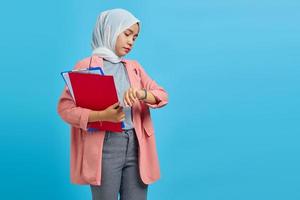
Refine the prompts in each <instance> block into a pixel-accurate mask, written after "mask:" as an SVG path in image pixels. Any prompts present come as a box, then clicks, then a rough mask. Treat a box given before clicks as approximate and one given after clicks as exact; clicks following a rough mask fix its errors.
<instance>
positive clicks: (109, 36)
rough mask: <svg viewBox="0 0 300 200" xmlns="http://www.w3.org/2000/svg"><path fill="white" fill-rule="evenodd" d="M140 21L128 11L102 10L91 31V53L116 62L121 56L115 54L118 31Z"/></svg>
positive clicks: (120, 31)
mask: <svg viewBox="0 0 300 200" xmlns="http://www.w3.org/2000/svg"><path fill="white" fill-rule="evenodd" d="M139 22H140V21H139V20H138V19H137V18H136V17H135V16H133V15H132V14H131V13H130V12H129V11H127V10H124V9H119V8H118V9H112V10H106V11H103V12H102V13H101V14H100V15H99V16H98V18H97V22H96V25H95V28H94V31H93V37H92V44H91V45H92V48H93V53H92V54H93V55H94V54H95V55H98V56H100V57H102V58H104V59H106V60H108V61H110V62H113V63H118V62H120V61H121V59H122V58H121V57H119V56H118V55H116V53H115V52H116V51H115V46H116V41H117V38H118V36H119V34H120V33H122V32H123V31H125V30H126V29H128V28H129V27H130V26H132V25H133V24H135V23H139Z"/></svg>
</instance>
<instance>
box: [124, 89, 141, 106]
mask: <svg viewBox="0 0 300 200" xmlns="http://www.w3.org/2000/svg"><path fill="white" fill-rule="evenodd" d="M144 95H145V92H144V90H140V89H135V88H129V89H128V90H127V91H126V92H125V94H124V103H125V106H130V107H131V106H132V105H133V104H134V103H135V102H137V101H138V100H140V99H141V98H143V97H144Z"/></svg>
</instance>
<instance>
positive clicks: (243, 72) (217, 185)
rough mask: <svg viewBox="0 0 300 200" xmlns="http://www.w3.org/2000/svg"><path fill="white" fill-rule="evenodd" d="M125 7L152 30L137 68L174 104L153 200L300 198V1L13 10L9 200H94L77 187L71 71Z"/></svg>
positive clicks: (157, 119)
mask: <svg viewBox="0 0 300 200" xmlns="http://www.w3.org/2000/svg"><path fill="white" fill-rule="evenodd" d="M117 7H119V8H125V9H128V10H130V11H131V12H133V13H134V15H136V16H137V17H138V18H139V19H140V20H141V23H142V25H141V32H140V35H139V38H138V39H137V41H136V45H135V48H134V50H133V51H132V52H131V53H130V54H129V55H128V56H127V58H129V59H137V60H138V61H139V62H140V63H141V64H142V65H143V67H144V68H145V70H146V71H147V72H148V74H149V75H150V76H151V77H152V78H153V79H155V80H156V81H157V83H159V84H160V85H162V86H163V87H164V88H165V89H166V90H167V91H168V93H169V104H168V105H167V106H166V107H163V108H162V109H152V110H151V114H152V118H153V121H154V127H155V134H156V141H157V148H158V153H159V160H160V165H161V179H160V180H159V181H157V182H155V183H154V184H152V185H150V187H149V199H150V200H169V199H172V200H182V199H193V200H194V199H199V200H201V199H203V200H253V199H255V200H266V199H272V200H279V199H280V200H281V199H288V200H296V199H297V200H298V199H300V156H299V155H300V145H299V143H300V135H299V133H300V128H299V124H300V89H299V85H300V12H299V10H300V2H299V1H297V0H277V1H271V0H253V1H249V0H230V1H222V0H212V1H200V0H193V1H189V0H186V1H179V0H173V1H170V0H164V1H159V0H152V1H149V0H143V1H138V0H136V1H124V0H122V1H121V0H119V1H95V0H85V1H83V0H63V1H59V0H52V1H50V0H47V1H37V0H28V1H19V2H15V1H10V2H8V1H6V2H2V3H1V8H0V11H1V12H0V22H1V37H0V51H1V52H0V55H1V61H0V62H1V73H0V81H1V91H0V92H1V98H0V103H1V115H0V116H1V117H0V120H1V126H0V135H1V138H0V155H1V159H0V177H1V180H0V191H1V199H11V200H15V199H30V200H35V199H43V200H47V199H51V200H52V199H72V200H82V199H91V194H90V189H89V187H88V186H80V185H74V184H71V183H70V175H69V173H70V168H69V167H70V165H69V162H70V158H69V156H70V133H69V125H68V124H66V123H64V122H63V121H62V120H61V119H60V117H59V116H58V114H57V111H56V106H57V102H58V98H59V96H60V94H61V92H62V89H63V87H64V82H63V80H62V79H61V77H60V72H61V71H64V70H68V69H71V68H72V67H73V66H74V64H75V63H76V62H77V61H79V60H81V59H82V58H85V57H87V56H89V55H90V53H91V47H90V41H91V33H92V29H93V27H94V24H95V22H96V18H97V16H98V14H99V13H100V12H101V11H103V10H105V9H111V8H117Z"/></svg>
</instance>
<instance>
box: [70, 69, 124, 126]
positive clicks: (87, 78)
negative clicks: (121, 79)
mask: <svg viewBox="0 0 300 200" xmlns="http://www.w3.org/2000/svg"><path fill="white" fill-rule="evenodd" d="M69 77H70V82H71V85H72V89H73V93H74V97H75V102H76V106H79V107H82V108H89V109H92V110H104V109H106V108H107V107H108V106H111V105H112V104H114V103H117V102H118V96H117V92H116V87H115V83H114V79H113V76H108V75H105V76H104V75H99V74H86V73H78V72H69ZM88 128H92V129H98V130H104V131H113V132H122V122H117V123H114V122H108V121H101V122H89V123H88Z"/></svg>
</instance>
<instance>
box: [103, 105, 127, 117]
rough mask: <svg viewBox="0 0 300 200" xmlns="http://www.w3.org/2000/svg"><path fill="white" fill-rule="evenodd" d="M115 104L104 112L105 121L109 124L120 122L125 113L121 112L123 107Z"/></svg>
mask: <svg viewBox="0 0 300 200" xmlns="http://www.w3.org/2000/svg"><path fill="white" fill-rule="evenodd" d="M119 104H120V102H117V103H115V104H113V105H111V106H109V107H107V108H106V109H105V110H104V113H105V120H104V121H109V122H121V121H123V120H124V119H125V113H124V112H123V107H122V106H120V105H119Z"/></svg>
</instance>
